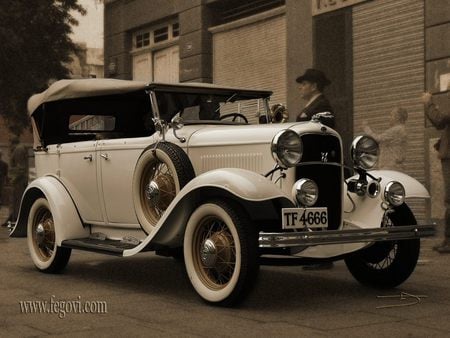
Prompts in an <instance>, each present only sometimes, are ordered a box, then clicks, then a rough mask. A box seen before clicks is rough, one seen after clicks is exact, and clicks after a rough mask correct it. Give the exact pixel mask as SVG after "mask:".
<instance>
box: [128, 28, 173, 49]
mask: <svg viewBox="0 0 450 338" xmlns="http://www.w3.org/2000/svg"><path fill="white" fill-rule="evenodd" d="M179 36H180V24H179V23H178V22H173V23H169V24H167V25H166V26H163V27H161V26H159V27H158V28H155V29H147V30H145V31H142V30H141V31H139V32H136V33H134V34H133V40H134V48H135V49H141V48H146V47H152V46H154V45H157V44H159V43H162V42H167V41H171V40H174V39H177V38H178V37H179Z"/></svg>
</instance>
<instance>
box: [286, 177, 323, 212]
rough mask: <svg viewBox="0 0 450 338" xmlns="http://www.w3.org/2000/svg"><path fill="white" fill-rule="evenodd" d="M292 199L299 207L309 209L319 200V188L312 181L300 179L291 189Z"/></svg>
mask: <svg viewBox="0 0 450 338" xmlns="http://www.w3.org/2000/svg"><path fill="white" fill-rule="evenodd" d="M292 197H293V198H294V199H295V200H296V201H297V203H298V204H299V205H302V206H305V207H310V206H313V205H314V204H316V202H317V199H318V198H319V188H318V187H317V184H316V182H314V181H313V180H310V179H307V178H302V179H300V180H298V181H297V182H295V184H294V186H293V187H292Z"/></svg>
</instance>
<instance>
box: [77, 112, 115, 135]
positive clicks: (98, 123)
mask: <svg viewBox="0 0 450 338" xmlns="http://www.w3.org/2000/svg"><path fill="white" fill-rule="evenodd" d="M115 126H116V118H115V117H114V116H105V115H70V118H69V130H71V131H79V132H93V131H100V132H101V131H113V130H114V129H115Z"/></svg>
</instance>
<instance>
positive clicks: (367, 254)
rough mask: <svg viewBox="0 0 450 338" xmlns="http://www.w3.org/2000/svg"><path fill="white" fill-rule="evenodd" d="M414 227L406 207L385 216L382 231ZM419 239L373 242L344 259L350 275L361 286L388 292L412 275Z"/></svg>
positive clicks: (418, 250) (418, 248)
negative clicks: (388, 228) (385, 289)
mask: <svg viewBox="0 0 450 338" xmlns="http://www.w3.org/2000/svg"><path fill="white" fill-rule="evenodd" d="M413 224H417V222H416V219H415V217H414V215H413V213H412V212H411V210H410V209H409V208H408V206H406V204H403V205H401V206H400V207H397V208H395V209H393V210H390V211H388V212H386V214H385V215H384V217H383V220H382V223H381V227H394V226H402V225H413ZM419 253H420V239H418V238H417V239H408V240H399V241H385V242H376V243H374V244H372V245H371V246H369V247H367V248H365V249H362V250H360V251H358V252H357V253H354V254H352V255H350V256H349V257H347V258H346V259H345V264H346V265H347V268H348V269H349V271H350V273H351V274H352V275H353V277H355V279H356V280H358V281H359V282H360V283H361V284H364V285H368V286H372V287H375V288H390V287H395V286H398V285H400V284H401V283H403V282H404V281H405V280H406V279H408V277H409V276H410V275H411V273H412V272H413V271H414V269H415V267H416V264H417V260H418V259H419Z"/></svg>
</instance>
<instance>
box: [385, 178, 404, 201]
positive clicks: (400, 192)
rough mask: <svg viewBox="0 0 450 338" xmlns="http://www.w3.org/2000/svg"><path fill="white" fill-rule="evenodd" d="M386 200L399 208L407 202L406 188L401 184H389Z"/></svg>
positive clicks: (386, 188)
mask: <svg viewBox="0 0 450 338" xmlns="http://www.w3.org/2000/svg"><path fill="white" fill-rule="evenodd" d="M384 199H385V201H386V202H388V203H389V204H390V205H393V206H394V207H398V206H399V205H401V204H403V202H404V201H405V188H404V187H403V185H402V184H401V183H399V182H395V181H392V182H389V183H388V184H386V187H385V188H384Z"/></svg>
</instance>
